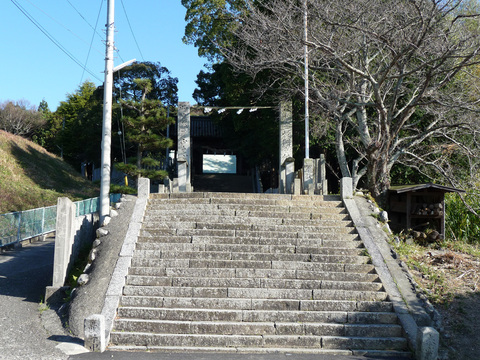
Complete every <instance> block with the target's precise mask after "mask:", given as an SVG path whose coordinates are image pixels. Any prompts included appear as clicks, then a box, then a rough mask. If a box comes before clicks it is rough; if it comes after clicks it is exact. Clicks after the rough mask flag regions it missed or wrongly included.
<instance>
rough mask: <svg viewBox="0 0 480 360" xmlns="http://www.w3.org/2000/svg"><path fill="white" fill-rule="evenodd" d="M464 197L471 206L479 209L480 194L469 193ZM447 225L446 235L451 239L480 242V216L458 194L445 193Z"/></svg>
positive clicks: (472, 242) (476, 209) (471, 242)
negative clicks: (470, 209)
mask: <svg viewBox="0 0 480 360" xmlns="http://www.w3.org/2000/svg"><path fill="white" fill-rule="evenodd" d="M464 199H465V202H466V203H467V204H468V205H469V206H470V207H472V208H473V209H474V210H475V211H479V209H480V197H479V196H478V195H476V194H471V193H467V194H466V195H465V196H464ZM445 227H446V229H445V233H446V234H445V235H446V237H447V238H450V239H451V240H460V241H464V242H467V243H470V244H479V243H480V217H478V216H476V215H475V214H474V213H472V212H471V211H469V209H468V208H467V207H466V206H465V204H464V203H463V201H462V199H461V198H460V195H458V194H446V195H445Z"/></svg>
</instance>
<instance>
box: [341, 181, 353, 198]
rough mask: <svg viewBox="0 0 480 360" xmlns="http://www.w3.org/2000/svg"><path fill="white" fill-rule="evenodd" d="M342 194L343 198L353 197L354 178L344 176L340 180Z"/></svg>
mask: <svg viewBox="0 0 480 360" xmlns="http://www.w3.org/2000/svg"><path fill="white" fill-rule="evenodd" d="M340 195H341V197H342V199H348V198H351V197H353V182H352V178H350V177H344V178H342V179H341V180H340Z"/></svg>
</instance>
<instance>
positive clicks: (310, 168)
mask: <svg viewBox="0 0 480 360" xmlns="http://www.w3.org/2000/svg"><path fill="white" fill-rule="evenodd" d="M314 162H315V161H314V160H313V159H303V190H304V192H305V193H306V194H309V195H313V192H314V190H315V184H314V172H315V164H314Z"/></svg>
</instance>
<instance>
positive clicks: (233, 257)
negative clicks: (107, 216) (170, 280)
mask: <svg viewBox="0 0 480 360" xmlns="http://www.w3.org/2000/svg"><path fill="white" fill-rule="evenodd" d="M134 258H140V259H179V260H180V259H189V260H190V264H192V263H195V264H196V265H194V266H191V267H199V265H201V264H202V263H205V262H206V263H209V264H208V266H202V267H219V268H224V267H244V266H237V265H236V263H237V262H239V261H249V262H252V261H257V262H262V263H265V262H272V261H282V262H314V263H317V262H318V263H340V264H368V263H369V262H370V258H369V257H368V256H361V255H329V254H289V253H287V254H283V253H247V252H243V253H242V252H223V251H209V252H206V251H163V250H138V251H136V252H135V255H134ZM262 268H264V267H263V266H262Z"/></svg>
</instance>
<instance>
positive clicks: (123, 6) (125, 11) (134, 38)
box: [120, 0, 145, 61]
mask: <svg viewBox="0 0 480 360" xmlns="http://www.w3.org/2000/svg"><path fill="white" fill-rule="evenodd" d="M120 3H121V4H122V8H123V12H124V13H125V18H126V19H127V23H128V26H129V27H130V32H131V33H132V36H133V40H134V41H135V44H136V45H137V49H138V52H139V53H140V56H141V57H142V60H143V61H145V58H144V57H143V53H142V50H140V46H138V42H137V38H136V37H135V33H134V32H133V29H132V24H130V20H129V18H128V15H127V10H126V9H125V5H124V4H123V0H120Z"/></svg>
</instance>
